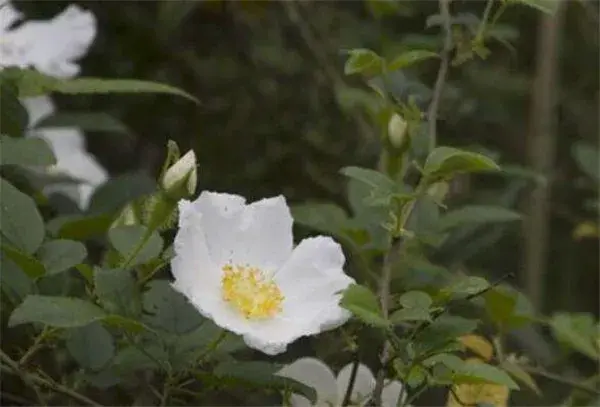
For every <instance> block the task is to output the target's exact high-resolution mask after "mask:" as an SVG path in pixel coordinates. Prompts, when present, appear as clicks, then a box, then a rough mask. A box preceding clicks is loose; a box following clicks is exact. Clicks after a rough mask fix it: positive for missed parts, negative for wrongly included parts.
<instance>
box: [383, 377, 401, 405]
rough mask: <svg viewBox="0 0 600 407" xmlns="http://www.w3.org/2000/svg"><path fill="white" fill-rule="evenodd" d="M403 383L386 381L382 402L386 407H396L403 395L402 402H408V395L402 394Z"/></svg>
mask: <svg viewBox="0 0 600 407" xmlns="http://www.w3.org/2000/svg"><path fill="white" fill-rule="evenodd" d="M402 388H403V386H402V383H400V382H399V381H396V380H394V381H390V380H386V381H385V383H384V388H383V392H382V393H381V402H382V404H383V406H384V407H396V406H397V405H398V399H399V398H400V394H402V400H403V401H404V400H406V393H405V392H404V393H403V392H402Z"/></svg>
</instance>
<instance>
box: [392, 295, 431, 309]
mask: <svg viewBox="0 0 600 407" xmlns="http://www.w3.org/2000/svg"><path fill="white" fill-rule="evenodd" d="M400 304H401V305H402V306H403V307H404V308H421V309H425V310H428V309H429V308H430V307H431V304H433V301H432V300H431V297H430V296H429V295H428V294H427V293H424V292H423V291H409V292H407V293H404V294H402V295H401V296H400Z"/></svg>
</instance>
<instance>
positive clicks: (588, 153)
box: [571, 142, 600, 182]
mask: <svg viewBox="0 0 600 407" xmlns="http://www.w3.org/2000/svg"><path fill="white" fill-rule="evenodd" d="M571 154H572V155H573V158H574V159H575V161H576V162H577V166H578V167H579V169H580V170H581V171H582V172H583V173H585V174H586V175H587V176H589V177H590V178H592V179H593V180H595V181H596V182H599V181H600V152H598V147H596V146H594V145H592V144H588V143H583V142H577V143H575V144H573V148H572V150H571Z"/></svg>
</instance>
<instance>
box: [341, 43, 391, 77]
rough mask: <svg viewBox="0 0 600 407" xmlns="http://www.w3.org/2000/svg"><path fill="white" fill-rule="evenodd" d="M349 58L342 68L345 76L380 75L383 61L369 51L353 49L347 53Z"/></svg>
mask: <svg viewBox="0 0 600 407" xmlns="http://www.w3.org/2000/svg"><path fill="white" fill-rule="evenodd" d="M348 54H349V58H348V60H347V61H346V65H345V66H344V73H345V74H346V75H353V74H356V73H362V74H366V75H377V74H379V73H381V69H382V66H383V60H382V59H381V57H380V56H379V55H377V54H376V53H375V52H373V51H371V50H369V49H360V48H359V49H353V50H350V51H348Z"/></svg>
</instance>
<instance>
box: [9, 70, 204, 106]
mask: <svg viewBox="0 0 600 407" xmlns="http://www.w3.org/2000/svg"><path fill="white" fill-rule="evenodd" d="M4 71H5V72H4V73H3V77H4V78H8V80H14V81H15V83H16V84H17V87H18V89H19V97H29V96H40V95H45V94H48V93H52V92H56V93H64V94H79V95H81V94H105V93H166V94H171V95H177V96H182V97H184V98H186V99H189V100H191V101H193V102H196V103H199V102H198V99H196V98H195V97H194V96H192V95H190V94H189V93H187V92H184V91H183V90H181V89H177V88H175V87H173V86H169V85H165V84H162V83H156V82H149V81H141V80H137V79H104V78H84V77H79V78H72V79H61V78H54V77H51V76H49V75H45V74H43V73H41V72H39V71H36V70H34V69H18V68H8V69H5V70H4Z"/></svg>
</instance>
